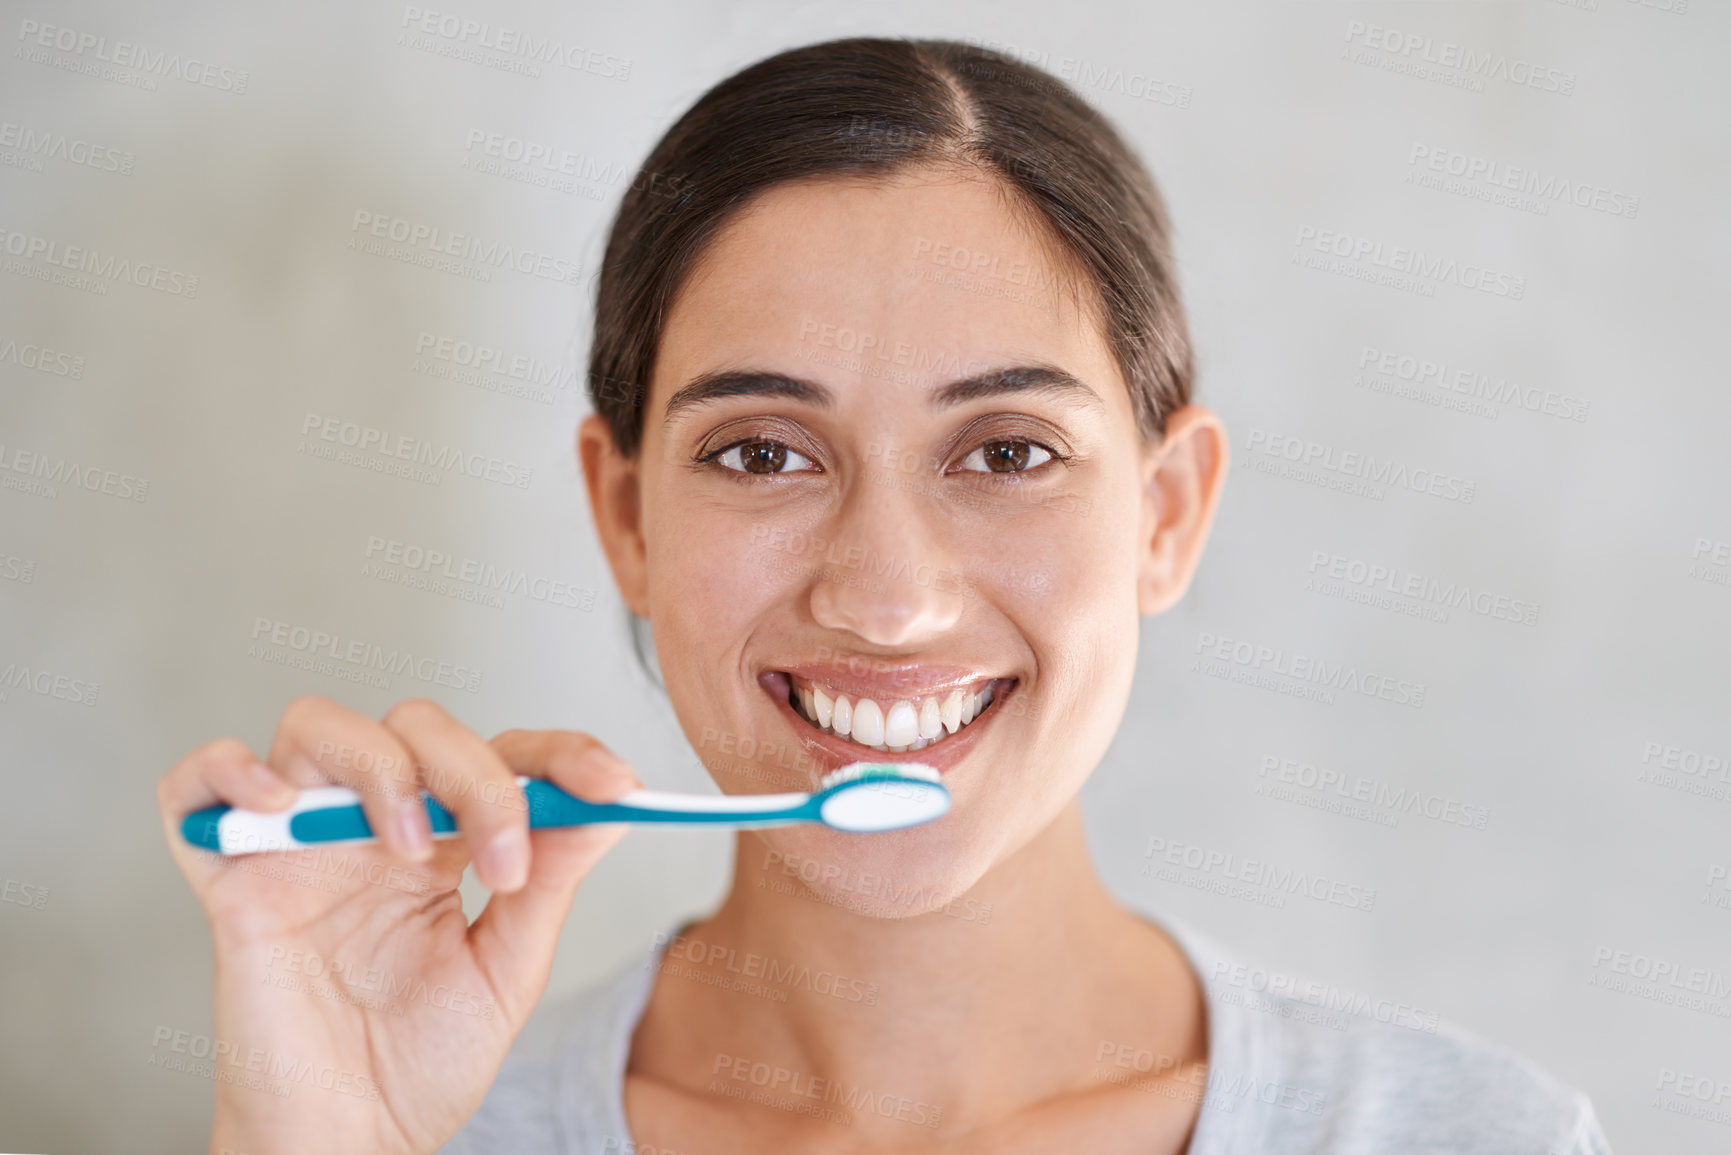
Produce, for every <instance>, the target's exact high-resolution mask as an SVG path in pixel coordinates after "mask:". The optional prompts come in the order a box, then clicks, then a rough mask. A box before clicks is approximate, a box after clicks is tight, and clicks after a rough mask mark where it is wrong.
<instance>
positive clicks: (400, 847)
mask: <svg viewBox="0 0 1731 1155" xmlns="http://www.w3.org/2000/svg"><path fill="white" fill-rule="evenodd" d="M266 761H267V762H269V763H270V766H271V768H272V769H273V770H275V771H276V772H277V773H279V774H281V775H282V776H283V777H284V778H287V779H288V780H289V781H290V782H293V783H295V784H297V785H299V786H303V787H305V786H322V785H325V784H327V783H335V784H337V785H339V786H347V787H348V788H349V789H351V790H353V791H354V792H355V793H356V794H358V795H359V796H360V802H361V809H362V811H364V812H365V814H366V816H367V822H368V824H369V825H371V826H372V828H373V832H374V834H376V835H377V836H378V838H379V843H380V845H382V846H383V847H384V848H385V849H386V850H387V851H388V852H390V853H392V854H395V855H397V856H398V857H400V858H404V859H407V860H408V861H410V862H425V861H426V860H427V859H429V858H431V857H432V855H433V832H432V828H431V827H430V826H429V825H428V822H427V810H426V803H425V802H423V801H422V799H421V794H420V791H421V785H420V781H419V778H418V774H417V771H416V769H415V763H414V759H413V758H412V757H411V756H410V753H409V749H408V747H407V746H405V745H404V744H403V742H402V741H401V740H400V739H399V738H398V737H397V735H396V734H395V733H393V732H392V731H391V730H389V729H387V728H386V727H385V726H383V725H381V724H380V723H378V722H375V721H374V720H373V719H371V718H369V717H367V716H366V715H365V714H360V713H357V712H356V711H354V710H351V709H349V708H348V707H346V706H342V705H339V704H338V703H336V702H333V701H331V700H330V699H328V698H319V697H306V698H297V699H295V700H294V701H293V702H291V703H290V704H289V707H288V709H286V710H284V711H283V716H282V721H281V722H280V723H278V725H277V732H276V737H275V738H274V739H272V741H271V747H270V754H269V756H268V757H267V758H266Z"/></svg>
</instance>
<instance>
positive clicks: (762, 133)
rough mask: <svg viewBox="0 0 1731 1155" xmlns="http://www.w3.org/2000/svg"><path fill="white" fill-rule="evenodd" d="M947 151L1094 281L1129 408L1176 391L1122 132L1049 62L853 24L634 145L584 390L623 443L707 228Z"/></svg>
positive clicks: (1172, 290)
mask: <svg viewBox="0 0 1731 1155" xmlns="http://www.w3.org/2000/svg"><path fill="white" fill-rule="evenodd" d="M937 165H961V166H967V167H971V168H974V169H976V170H979V171H982V172H985V173H988V174H991V175H993V176H996V177H997V178H999V179H1000V180H1001V181H1002V182H1003V185H1004V187H1005V188H1006V189H1007V190H1008V191H1010V192H1011V193H1012V194H1013V196H1014V202H1015V203H1017V204H1019V205H1020V206H1021V207H1022V208H1024V209H1027V210H1032V219H1033V220H1034V221H1036V222H1038V223H1040V224H1043V225H1044V227H1045V230H1046V239H1047V240H1055V241H1056V242H1057V246H1058V250H1057V251H1058V252H1059V253H1060V254H1061V255H1063V256H1065V257H1067V258H1069V261H1068V263H1069V264H1070V265H1071V266H1073V268H1074V270H1076V271H1080V272H1081V273H1083V274H1084V276H1085V278H1086V279H1087V280H1088V281H1090V282H1091V283H1092V286H1093V288H1094V289H1095V295H1094V300H1095V301H1096V303H1097V304H1098V305H1099V307H1100V310H1101V317H1100V319H1101V321H1102V322H1103V325H1104V330H1105V334H1106V337H1107V340H1108V342H1109V344H1110V346H1111V349H1112V353H1113V356H1114V357H1115V359H1116V361H1117V364H1118V367H1119V369H1120V371H1121V372H1122V373H1123V375H1124V379H1125V380H1126V381H1127V382H1128V383H1129V387H1130V398H1131V402H1132V404H1133V405H1134V407H1135V412H1136V421H1137V426H1138V429H1139V430H1140V432H1141V433H1142V435H1143V436H1144V437H1145V438H1148V439H1155V440H1157V439H1159V438H1161V437H1162V436H1164V433H1165V429H1166V418H1167V416H1168V415H1169V414H1170V413H1171V412H1172V411H1173V410H1175V409H1177V408H1179V407H1180V406H1182V405H1184V404H1186V403H1187V402H1188V401H1189V397H1190V379H1191V353H1190V337H1189V331H1188V328H1187V326H1186V324H1185V320H1184V311H1183V307H1182V304H1181V303H1180V300H1179V295H1178V286H1177V282H1176V279H1175V276H1174V271H1173V266H1172V253H1171V247H1170V240H1169V232H1168V226H1167V221H1166V212H1165V208H1164V206H1163V205H1162V204H1161V201H1160V195H1159V193H1158V192H1157V191H1156V189H1155V187H1154V182H1153V180H1152V178H1151V177H1150V176H1149V175H1148V172H1147V170H1146V169H1145V168H1144V167H1143V166H1142V164H1141V162H1140V161H1139V160H1138V159H1137V158H1136V155H1135V154H1134V153H1133V152H1131V150H1130V148H1129V146H1127V145H1126V144H1125V143H1124V141H1123V140H1122V138H1120V137H1119V135H1118V134H1117V132H1116V131H1114V130H1113V128H1112V126H1111V125H1110V124H1108V123H1107V122H1106V120H1105V118H1104V117H1102V116H1101V115H1100V114H1099V113H1098V112H1096V111H1095V110H1094V109H1093V108H1091V107H1089V106H1088V105H1087V104H1086V103H1085V102H1083V100H1082V99H1081V98H1080V97H1078V96H1077V95H1076V94H1075V93H1074V92H1073V91H1071V90H1070V88H1069V87H1067V86H1066V85H1065V84H1063V83H1062V82H1061V81H1059V80H1058V79H1057V78H1056V77H1054V76H1051V75H1050V74H1048V73H1046V72H1043V71H1041V70H1039V69H1037V68H1033V67H1031V66H1029V65H1026V64H1023V63H1020V62H1019V61H1015V60H1012V59H1010V58H1008V57H1006V56H1003V55H1001V54H999V53H997V52H992V51H990V50H987V49H984V48H978V47H975V46H973V45H970V44H963V43H958V42H955V41H948V40H895V39H870V38H863V37H862V38H854V39H847V40H832V41H828V42H827V43H823V44H812V45H808V46H806V47H803V48H794V49H790V50H788V51H786V52H782V53H778V54H777V55H775V56H771V57H769V58H768V59H766V60H762V61H759V62H758V63H756V64H753V65H752V66H751V67H749V68H746V69H745V70H743V71H741V72H738V73H735V74H734V75H733V76H730V77H728V78H727V79H726V80H723V81H722V82H721V83H719V84H717V85H716V86H715V87H714V88H711V89H710V90H709V91H708V92H706V93H704V94H703V96H702V97H701V98H700V99H699V100H698V101H697V103H696V104H694V105H692V106H691V108H690V109H689V110H688V111H687V112H686V113H685V115H684V116H682V117H680V118H679V121H678V123H676V124H675V125H674V126H673V127H672V128H671V129H669V130H668V132H667V135H666V136H664V137H662V138H661V142H660V143H659V144H657V145H656V146H655V150H654V151H653V152H651V153H650V154H649V157H648V159H647V160H645V161H644V162H643V167H642V169H641V170H640V171H639V173H638V174H637V177H636V179H635V180H633V181H632V184H631V187H630V189H629V190H628V191H627V192H626V194H625V198H624V200H623V202H622V203H621V204H620V206H619V214H618V216H617V217H615V218H614V221H613V229H612V233H611V234H610V235H609V237H608V241H607V251H606V255H605V257H604V258H603V260H602V265H601V277H600V287H599V292H598V295H597V300H596V305H595V340H594V343H593V345H592V346H591V347H590V353H589V395H590V399H591V401H592V402H593V403H594V406H595V411H596V412H597V413H599V414H601V415H602V417H603V418H605V419H606V421H607V423H608V425H609V427H610V428H611V430H612V433H613V438H614V441H615V443H616V444H617V445H618V446H619V448H620V450H621V451H622V452H624V453H625V454H626V455H627V456H635V455H636V453H637V450H638V448H639V447H640V445H641V442H642V436H643V419H644V413H643V408H644V402H645V398H646V396H647V394H648V387H649V379H650V374H651V373H652V371H653V370H654V368H655V357H656V353H657V351H658V349H659V348H660V344H661V334H662V328H663V326H664V325H665V324H666V320H667V316H668V313H669V311H670V310H671V308H672V305H673V302H674V299H675V296H676V295H677V293H678V291H679V288H680V286H681V284H682V283H683V281H684V279H685V277H686V276H687V275H688V274H689V272H690V271H691V269H692V267H693V265H694V263H695V262H696V260H697V258H698V257H699V256H700V255H701V254H702V251H703V249H704V246H705V245H706V244H707V243H708V242H709V241H710V240H711V239H712V238H714V237H715V235H716V234H717V232H718V231H719V230H720V229H721V228H722V226H723V225H724V224H725V223H726V222H727V221H728V219H729V218H730V217H731V215H732V214H733V213H734V212H736V211H737V210H738V209H739V208H740V207H741V206H742V205H744V204H745V203H746V202H747V201H748V200H749V199H750V198H751V197H752V196H754V195H755V194H757V193H760V192H762V191H764V190H765V189H768V188H771V187H773V186H775V185H778V184H783V183H785V182H788V181H793V180H799V179H806V178H813V177H823V176H836V177H841V176H854V177H871V176H876V175H889V174H891V173H895V172H898V171H900V170H904V169H909V168H915V167H919V166H937Z"/></svg>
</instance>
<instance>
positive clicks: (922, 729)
mask: <svg viewBox="0 0 1731 1155" xmlns="http://www.w3.org/2000/svg"><path fill="white" fill-rule="evenodd" d="M793 697H794V701H795V702H796V703H797V704H798V705H799V711H800V713H801V714H803V715H804V716H805V719H806V721H808V722H810V723H811V724H812V725H814V726H816V727H817V728H818V729H819V730H823V731H826V732H828V733H831V734H835V735H837V736H838V737H842V738H846V739H847V740H848V741H850V742H856V743H858V744H859V745H861V746H869V747H871V748H872V749H874V750H888V751H890V752H891V753H894V754H900V753H902V752H903V751H906V750H923V749H925V748H926V747H927V746H929V745H931V744H932V743H933V742H938V741H941V740H942V739H944V738H946V737H948V736H949V735H951V734H954V733H955V732H956V731H957V730H960V729H961V728H962V727H963V726H966V725H967V724H968V723H969V722H972V721H973V720H974V719H975V718H976V717H978V716H979V714H980V712H981V711H983V710H984V709H985V708H986V707H987V706H988V705H990V704H991V701H992V684H991V683H990V682H988V683H987V684H986V685H985V687H984V688H983V689H980V690H976V691H972V692H969V691H966V690H960V689H956V690H951V691H950V692H949V694H948V696H946V697H945V698H943V699H942V700H941V701H940V700H939V699H938V698H937V697H935V696H931V695H928V696H926V697H923V698H897V699H895V700H893V701H891V702H890V703H889V705H888V707H887V708H886V707H884V706H882V705H880V704H878V703H877V702H875V701H873V700H872V699H871V698H859V697H856V698H849V697H848V696H847V695H846V694H836V695H834V696H831V695H830V694H829V693H827V692H826V691H825V690H824V689H823V688H822V687H821V686H811V685H806V686H800V685H796V686H795V687H794V695H793Z"/></svg>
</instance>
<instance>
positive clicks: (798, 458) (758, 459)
mask: <svg viewBox="0 0 1731 1155" xmlns="http://www.w3.org/2000/svg"><path fill="white" fill-rule="evenodd" d="M716 460H717V461H719V462H721V465H722V468H724V469H731V470H733V471H734V472H735V473H759V474H762V473H786V472H790V471H791V470H796V469H810V468H811V461H810V459H809V458H807V457H805V456H804V455H803V454H800V453H797V452H795V451H794V450H792V449H789V448H788V447H787V446H785V445H783V444H782V443H781V442H779V441H742V442H740V443H739V444H738V445H731V446H729V447H728V448H726V449H724V450H722V452H721V453H720V455H718V456H717V458H716Z"/></svg>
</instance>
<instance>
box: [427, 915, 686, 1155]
mask: <svg viewBox="0 0 1731 1155" xmlns="http://www.w3.org/2000/svg"><path fill="white" fill-rule="evenodd" d="M663 937H665V936H663ZM653 966H654V957H653V953H652V955H651V957H650V958H649V959H648V960H645V959H642V958H636V957H634V958H632V959H631V960H629V961H628V962H626V963H625V964H623V965H622V966H620V967H619V968H618V969H616V970H615V971H614V972H613V973H612V974H611V975H609V976H608V977H606V978H605V979H603V980H602V981H601V982H599V983H596V984H594V985H592V986H590V987H587V988H585V989H583V990H580V991H578V992H576V993H572V994H565V995H561V996H557V997H554V998H550V999H543V1001H542V1002H541V1004H540V1005H539V1006H537V1007H536V1008H535V1010H534V1012H533V1013H532V1014H531V1015H530V1016H529V1021H528V1022H527V1023H525V1024H524V1026H523V1029H522V1031H521V1032H520V1033H519V1034H518V1035H517V1038H516V1040H515V1041H514V1042H513V1043H512V1044H511V1050H510V1052H509V1053H508V1054H507V1055H506V1056H505V1061H504V1063H503V1064H502V1065H501V1066H500V1068H499V1074H498V1076H497V1077H496V1078H494V1080H493V1085H492V1086H491V1087H490V1088H488V1090H487V1096H486V1098H485V1099H483V1100H482V1102H481V1105H480V1107H478V1108H477V1109H476V1110H475V1113H474V1115H472V1116H470V1118H469V1121H468V1122H467V1123H465V1124H464V1125H463V1128H462V1130H461V1131H459V1132H457V1134H456V1135H454V1136H453V1137H452V1138H451V1141H450V1142H449V1143H448V1144H446V1145H445V1146H444V1147H442V1148H441V1149H440V1155H483V1153H491V1152H497V1151H510V1152H513V1155H555V1153H558V1155H563V1153H565V1152H579V1151H581V1152H589V1151H621V1152H623V1151H627V1150H629V1149H630V1148H629V1145H628V1144H629V1141H628V1137H627V1135H626V1130H625V1125H624V1112H623V1106H622V1098H621V1096H622V1092H623V1078H624V1070H625V1061H626V1058H627V1054H628V1052H629V1049H630V1043H631V1033H632V1031H633V1030H634V1029H635V1027H636V1023H637V1018H638V1016H639V1015H640V1014H641V1013H642V1009H643V1000H644V998H645V997H646V996H647V993H648V989H649V986H650V984H651V979H652V978H653ZM609 1138H611V1139H612V1141H613V1143H612V1145H611V1146H609V1145H608V1140H609Z"/></svg>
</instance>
